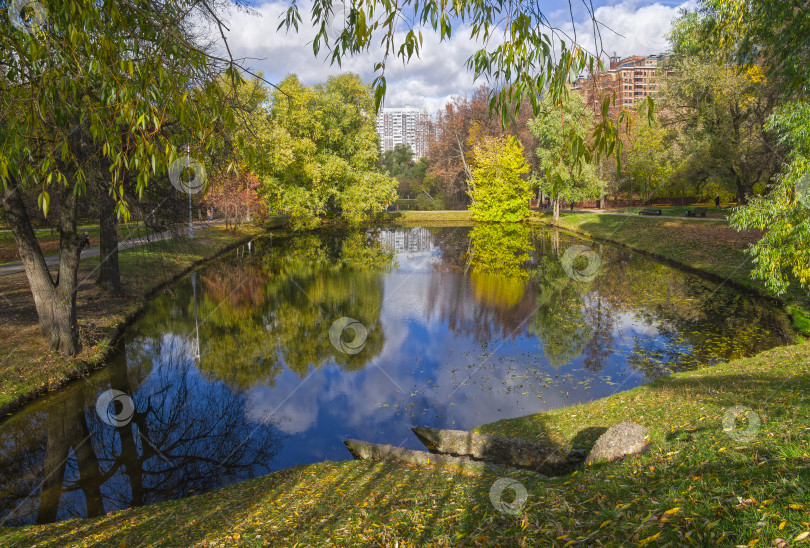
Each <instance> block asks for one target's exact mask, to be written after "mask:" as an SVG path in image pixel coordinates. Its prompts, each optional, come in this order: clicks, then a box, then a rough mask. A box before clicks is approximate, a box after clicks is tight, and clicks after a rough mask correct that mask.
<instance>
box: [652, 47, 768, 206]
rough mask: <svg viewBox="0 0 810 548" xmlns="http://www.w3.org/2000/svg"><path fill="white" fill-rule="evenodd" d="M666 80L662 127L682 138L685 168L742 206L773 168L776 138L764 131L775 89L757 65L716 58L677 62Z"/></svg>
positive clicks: (662, 94)
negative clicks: (731, 195) (723, 187)
mask: <svg viewBox="0 0 810 548" xmlns="http://www.w3.org/2000/svg"><path fill="white" fill-rule="evenodd" d="M673 68H674V70H675V74H673V75H672V76H669V77H667V78H666V79H665V81H664V84H663V88H662V92H661V104H662V111H663V114H662V117H663V123H664V124H666V125H668V126H669V128H670V130H671V131H677V132H679V133H680V134H681V137H680V138H679V145H680V147H681V148H682V150H683V154H684V165H683V166H682V167H681V169H682V170H686V171H688V172H689V173H691V174H692V176H693V177H694V178H697V179H704V180H706V179H710V180H714V181H716V182H720V183H723V184H724V185H726V186H727V188H728V189H729V190H730V191H731V192H733V193H735V194H736V196H737V201H738V202H739V203H743V204H744V203H746V202H747V201H748V199H749V197H750V196H752V195H753V193H754V185H756V184H757V183H766V182H767V181H768V180H770V178H771V177H772V176H773V175H774V174H775V173H776V171H777V170H778V166H779V164H778V157H777V156H776V155H775V154H774V149H776V148H777V147H776V139H775V136H774V135H773V134H772V133H771V132H769V131H768V130H767V128H766V121H767V118H768V116H769V115H770V114H771V113H772V112H773V109H774V107H775V105H776V95H775V93H774V89H773V87H772V86H770V85H769V84H768V82H767V79H766V77H765V75H764V73H763V71H762V69H760V68H759V67H758V66H756V65H744V66H740V65H731V64H728V63H726V62H723V61H722V60H718V59H717V57H716V56H707V55H700V56H689V57H684V58H681V59H678V60H677V61H676V62H675V64H674V66H673Z"/></svg>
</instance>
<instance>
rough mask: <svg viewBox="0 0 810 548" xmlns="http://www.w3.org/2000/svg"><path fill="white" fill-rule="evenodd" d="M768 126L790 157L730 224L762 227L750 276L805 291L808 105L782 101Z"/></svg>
mask: <svg viewBox="0 0 810 548" xmlns="http://www.w3.org/2000/svg"><path fill="white" fill-rule="evenodd" d="M770 127H772V128H773V129H778V130H780V132H781V133H782V135H783V137H782V139H783V140H784V141H785V142H787V143H789V144H790V145H791V146H792V151H791V153H790V157H789V160H790V161H789V163H787V164H786V166H785V167H784V169H783V171H782V173H780V174H779V175H778V176H777V177H776V181H775V184H774V185H773V186H772V188H771V191H770V192H769V193H768V194H767V195H765V196H758V197H755V198H753V199H752V200H751V201H750V202H749V204H748V205H747V206H746V207H742V208H739V209H737V210H736V211H735V212H734V214H733V215H732V216H731V225H732V226H733V227H735V228H737V229H738V230H745V229H758V230H763V231H765V232H764V235H763V236H762V238H761V239H760V240H759V241H758V242H757V243H756V244H754V245H753V246H752V247H751V248H750V250H749V253H750V254H751V256H752V257H753V261H754V269H753V274H754V276H755V277H756V278H759V279H761V280H764V281H765V284H766V286H767V287H768V288H769V289H771V290H772V291H774V293H776V294H778V295H782V294H784V293H785V292H786V291H787V290H788V287H789V286H790V284H791V281H796V282H798V284H799V286H801V287H803V288H804V289H810V104H808V103H806V102H790V103H788V104H787V105H785V107H784V108H783V109H782V110H780V111H779V112H778V113H777V114H776V115H775V116H774V117H773V118H772V120H771V124H770Z"/></svg>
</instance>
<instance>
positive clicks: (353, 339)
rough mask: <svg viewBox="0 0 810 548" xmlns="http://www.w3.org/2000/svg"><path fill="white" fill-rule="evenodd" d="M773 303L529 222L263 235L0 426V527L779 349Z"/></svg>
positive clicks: (342, 454)
mask: <svg viewBox="0 0 810 548" xmlns="http://www.w3.org/2000/svg"><path fill="white" fill-rule="evenodd" d="M791 338H792V332H791V330H790V328H789V321H788V319H787V318H786V317H785V315H784V314H783V313H782V312H781V311H779V310H778V309H776V308H775V307H773V306H772V305H771V304H770V303H767V302H763V301H759V300H756V299H753V298H751V297H749V296H745V295H742V294H740V293H738V292H736V291H734V290H733V289H731V288H729V287H727V286H724V285H718V284H715V283H712V282H707V281H706V280H703V279H701V278H699V277H696V276H693V275H690V274H685V273H683V272H681V271H679V270H676V269H673V268H671V267H668V266H666V265H663V264H660V263H657V262H655V261H653V260H651V259H648V258H646V257H643V256H640V255H637V254H634V253H632V252H629V251H626V250H623V249H619V248H615V247H611V246H603V245H598V244H593V243H591V242H585V241H582V240H578V239H576V238H574V237H572V236H569V235H565V234H560V233H557V232H552V231H549V230H540V229H538V230H535V231H532V230H530V229H529V228H527V227H522V226H477V227H476V228H474V229H470V228H468V227H447V228H431V229H426V228H413V229H390V230H372V231H354V232H353V231H320V232H311V233H303V234H301V233H298V234H275V235H273V236H268V237H264V238H261V239H258V240H256V241H254V242H252V243H251V244H250V246H245V247H244V248H241V249H239V250H238V251H236V252H234V253H231V254H230V255H228V256H226V257H224V258H222V259H221V260H218V261H216V262H214V263H211V264H209V265H207V266H206V267H204V268H201V269H200V270H199V271H197V272H195V273H194V274H192V275H191V276H189V277H188V278H186V279H184V280H182V281H180V282H179V283H177V284H176V285H175V286H174V287H173V288H172V290H171V291H170V292H167V293H165V294H164V295H162V296H160V297H159V298H157V299H155V300H154V301H152V302H150V303H149V304H148V306H147V307H146V311H145V314H144V315H143V317H142V318H141V319H140V320H139V321H137V322H136V324H135V325H134V326H133V327H132V328H131V329H130V330H129V332H128V333H127V335H126V336H125V338H124V341H123V343H122V345H121V349H120V351H119V352H118V353H117V354H116V355H115V357H114V358H113V359H112V360H111V363H109V365H108V366H107V367H105V368H104V369H103V370H101V371H99V372H98V373H95V374H94V375H92V376H90V377H89V378H88V379H82V380H79V381H77V382H74V383H72V384H70V385H69V386H68V387H66V388H65V389H63V390H61V391H58V392H56V393H54V394H52V395H50V396H48V397H46V398H42V399H40V400H38V401H36V402H33V403H32V404H30V405H28V406H26V407H25V408H23V409H22V410H21V411H20V412H18V413H16V414H15V415H14V416H12V417H10V418H9V419H7V420H5V421H4V422H3V423H2V424H0V524H2V523H5V524H23V523H33V522H40V523H44V522H50V521H56V520H62V519H67V518H70V517H75V516H87V515H100V514H104V513H106V512H109V511H112V510H116V509H121V508H126V507H129V506H132V505H142V504H148V503H152V502H158V501H162V500H167V499H172V498H178V497H183V496H187V495H189V494H193V493H198V492H203V491H207V490H210V489H213V488H216V487H220V486H223V485H226V484H228V483H232V482H235V481H239V480H243V479H248V478H251V477H255V476H257V475H261V474H266V473H268V472H270V471H274V470H279V469H282V468H286V467H289V466H294V465H298V464H306V463H312V462H318V461H323V460H346V459H349V458H351V456H350V455H349V453H348V451H347V450H346V448H345V447H344V445H343V443H342V440H343V439H345V438H348V437H354V438H361V439H364V440H368V441H373V442H379V443H390V444H394V445H401V446H405V447H410V448H414V449H419V448H420V445H419V443H418V442H417V440H416V438H415V437H414V436H413V435H412V434H411V433H410V430H409V428H410V427H411V426H415V425H426V426H435V427H445V428H463V429H467V428H472V427H474V426H477V425H480V424H483V423H487V422H491V421H495V420H499V419H504V418H510V417H516V416H520V415H525V414H529V413H536V412H540V411H544V410H548V409H554V408H558V407H564V406H568V405H573V404H576V403H579V402H584V401H588V400H591V399H595V398H601V397H604V396H607V395H609V394H612V393H614V392H616V391H619V390H626V389H629V388H632V387H634V386H638V385H640V384H643V383H646V382H649V381H650V380H651V379H653V378H655V377H657V376H660V375H665V374H668V373H669V372H672V371H678V370H683V369H690V368H695V367H700V366H708V365H711V364H714V363H716V362H718V361H720V360H726V359H729V358H733V357H738V356H743V355H749V354H752V353H755V352H759V351H761V350H764V349H767V348H770V347H773V346H776V345H779V344H784V343H785V342H788V341H789V340H791Z"/></svg>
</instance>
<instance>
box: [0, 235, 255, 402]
mask: <svg viewBox="0 0 810 548" xmlns="http://www.w3.org/2000/svg"><path fill="white" fill-rule="evenodd" d="M255 233H256V229H255V228H253V227H250V226H248V227H244V226H243V227H242V228H241V229H239V230H238V231H236V232H233V231H230V230H226V229H225V228H224V227H211V228H207V229H202V230H198V231H197V232H196V238H194V239H193V240H190V239H188V238H185V237H180V238H174V239H171V240H163V241H159V242H153V243H150V244H147V245H143V246H139V247H134V248H130V249H126V250H123V251H121V252H119V267H120V270H121V273H122V274H121V281H122V285H123V295H121V296H119V297H111V296H110V295H108V294H106V293H105V292H103V291H101V290H100V289H98V288H97V287H96V286H95V283H94V282H95V279H96V276H97V268H98V263H99V258H98V257H90V258H86V259H82V262H81V265H80V267H79V280H80V288H79V293H78V297H77V315H78V318H79V329H80V331H81V343H82V351H81V353H80V354H79V355H78V356H76V357H75V358H71V359H67V358H65V357H63V356H61V355H60V354H57V353H54V352H51V351H50V350H49V349H48V347H47V345H46V344H45V343H44V340H43V339H42V337H41V336H40V332H39V326H38V323H37V318H36V311H35V309H34V301H33V298H32V297H31V292H30V289H29V287H28V282H27V280H26V277H25V274H22V273H20V274H13V275H9V276H4V277H3V285H2V290H0V302H2V305H3V314H2V316H0V413H2V414H5V413H8V412H9V411H10V410H12V409H14V408H16V407H17V406H19V405H20V404H21V403H23V402H25V401H28V400H30V399H31V398H33V397H35V396H37V395H39V394H42V393H44V392H46V391H49V390H55V389H56V388H58V387H60V386H62V385H63V384H64V383H65V382H66V381H67V380H69V379H72V378H75V377H76V376H79V375H81V374H83V373H84V372H86V371H88V370H90V369H92V368H94V367H97V366H99V365H100V364H101V363H103V361H104V358H105V357H106V356H107V353H108V352H109V351H110V343H111V341H112V340H113V339H114V338H115V337H116V335H117V334H118V333H119V332H120V330H121V329H123V327H124V326H125V325H126V324H127V323H128V321H129V320H131V319H132V317H133V314H135V313H136V312H137V310H139V309H140V307H141V306H142V304H143V302H144V299H145V298H148V296H150V295H151V294H152V293H153V292H154V291H155V290H157V289H158V288H160V287H161V286H162V285H163V284H165V283H168V282H170V281H171V280H173V279H175V278H176V277H177V276H179V275H182V274H183V273H184V272H186V271H188V270H189V269H190V268H191V267H193V266H194V265H196V264H198V263H199V262H201V261H203V260H205V259H206V258H207V257H211V256H212V255H215V254H217V253H219V252H221V251H222V250H224V249H227V248H229V247H230V246H233V245H234V244H236V243H238V242H242V241H245V239H246V238H248V237H249V236H251V235H253V234H255ZM56 270H57V268H56V267H54V268H53V269H52V272H56Z"/></svg>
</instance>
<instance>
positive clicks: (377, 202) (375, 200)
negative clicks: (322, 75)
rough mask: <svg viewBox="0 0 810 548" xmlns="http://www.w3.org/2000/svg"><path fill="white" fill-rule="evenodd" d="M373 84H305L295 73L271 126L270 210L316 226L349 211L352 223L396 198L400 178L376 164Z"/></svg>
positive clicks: (276, 97)
mask: <svg viewBox="0 0 810 548" xmlns="http://www.w3.org/2000/svg"><path fill="white" fill-rule="evenodd" d="M373 108H374V99H373V97H372V95H371V90H370V88H369V87H368V86H367V85H366V84H364V83H363V82H362V81H361V80H360V78H359V77H358V76H357V75H355V74H342V75H340V76H334V77H331V78H329V80H328V81H327V82H326V83H324V84H319V85H317V86H314V87H306V86H304V85H302V84H301V82H300V81H299V80H298V78H297V77H296V76H294V75H293V76H288V77H287V78H285V79H284V81H283V82H282V83H281V84H280V85H279V87H278V90H277V91H276V92H275V93H274V94H273V96H272V106H271V109H270V114H271V118H270V120H269V123H268V124H267V127H266V128H265V135H266V139H265V141H264V145H265V147H266V149H267V158H269V161H268V162H267V164H266V165H265V166H264V167H263V168H262V171H260V172H259V174H260V175H262V176H263V180H264V181H263V188H262V195H263V198H264V200H265V203H266V205H267V207H268V208H269V209H270V210H271V211H276V212H278V213H283V214H287V215H290V216H291V217H292V218H293V220H294V222H295V224H296V225H297V226H313V225H314V224H315V223H316V222H317V217H318V216H319V215H324V214H327V213H333V214H334V213H342V215H343V216H344V217H345V218H346V219H348V220H349V221H350V222H352V223H356V222H359V221H361V220H362V219H363V218H365V216H366V214H367V212H369V211H382V210H384V209H385V208H386V207H387V206H388V205H389V204H390V203H392V202H393V201H394V199H396V182H395V181H394V180H393V179H391V178H390V177H389V176H387V175H385V174H384V173H381V172H380V171H379V168H378V165H377V159H378V154H379V152H378V150H379V149H378V137H377V133H376V129H375V125H374V119H373V117H372V116H371V113H372V112H373Z"/></svg>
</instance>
